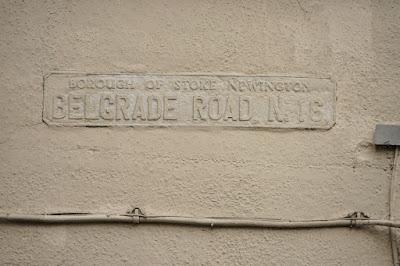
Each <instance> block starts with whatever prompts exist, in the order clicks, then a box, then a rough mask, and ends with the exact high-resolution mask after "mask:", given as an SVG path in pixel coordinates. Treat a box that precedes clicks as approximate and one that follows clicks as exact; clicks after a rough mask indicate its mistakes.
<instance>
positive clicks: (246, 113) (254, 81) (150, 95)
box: [43, 73, 336, 129]
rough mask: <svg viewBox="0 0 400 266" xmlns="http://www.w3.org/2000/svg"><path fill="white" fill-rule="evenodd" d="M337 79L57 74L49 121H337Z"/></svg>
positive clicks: (322, 124) (263, 124)
mask: <svg viewBox="0 0 400 266" xmlns="http://www.w3.org/2000/svg"><path fill="white" fill-rule="evenodd" d="M335 101H336V96H335V83H334V82H332V81H331V80H330V79H325V78H303V77H269V76H241V75H199V74H185V75H156V74H148V75H143V74H140V75H126V74H113V75H98V74H61V73H57V74H51V75H49V76H47V77H46V78H45V83H44V112H43V120H44V121H45V122H46V123H47V124H49V125H60V126H203V127H207V126H215V127H217V126H222V127H245V128H320V129H329V128H331V127H332V126H333V125H334V123H335Z"/></svg>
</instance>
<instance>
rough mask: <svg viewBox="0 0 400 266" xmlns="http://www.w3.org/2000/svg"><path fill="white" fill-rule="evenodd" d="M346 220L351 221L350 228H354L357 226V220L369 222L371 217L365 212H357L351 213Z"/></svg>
mask: <svg viewBox="0 0 400 266" xmlns="http://www.w3.org/2000/svg"><path fill="white" fill-rule="evenodd" d="M344 218H345V219H349V220H350V228H353V227H356V226H357V220H368V219H369V216H368V215H366V214H365V213H364V212H359V211H355V212H351V213H349V214H348V215H346V216H345V217H344Z"/></svg>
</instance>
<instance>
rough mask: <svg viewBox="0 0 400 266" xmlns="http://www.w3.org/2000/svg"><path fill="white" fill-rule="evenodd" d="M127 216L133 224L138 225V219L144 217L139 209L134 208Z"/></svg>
mask: <svg viewBox="0 0 400 266" xmlns="http://www.w3.org/2000/svg"><path fill="white" fill-rule="evenodd" d="M128 214H129V215H130V216H131V217H132V222H133V223H135V224H139V223H140V217H143V216H144V213H143V212H142V210H141V209H140V208H134V209H133V210H131V211H129V212H128Z"/></svg>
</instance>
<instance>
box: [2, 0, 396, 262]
mask: <svg viewBox="0 0 400 266" xmlns="http://www.w3.org/2000/svg"><path fill="white" fill-rule="evenodd" d="M0 35H1V38H0V48H1V49H0V62H1V67H0V81H1V83H0V84H1V88H0V123H1V126H0V178H1V179H0V180H1V186H0V211H1V212H12V213H41V212H56V211H62V212H68V211H90V212H125V211H127V210H128V209H130V208H131V207H133V206H138V207H140V208H141V209H142V210H144V211H145V212H146V213H147V214H171V215H194V216H247V215H248V216H257V217H276V218H293V219H308V218H334V217H338V216H342V215H345V214H347V213H349V212H351V211H354V210H362V211H364V212H366V213H368V214H369V215H370V216H371V217H374V218H387V217H388V193H389V180H390V175H391V163H392V160H393V149H385V148H379V149H376V148H375V147H374V146H373V145H372V144H371V142H372V135H373V131H374V127H375V124H376V123H378V122H382V121H400V112H399V107H400V92H399V81H400V2H399V1H390V0H385V1H384V0H382V1H372V0H371V1H367V0H365V1H362V0H360V1H345V0H343V1H341V0H338V1H322V0H321V1H317V0H310V1H304V0H298V1H296V0H284V1H94V0H93V1H6V0H3V1H1V3H0ZM53 71H79V72H101V73H113V72H131V73H137V72H158V73H178V72H179V73H180V72H210V73H214V72H223V73H232V72H237V73H245V74H285V75H287V74H288V75H313V76H320V77H326V76H329V77H331V78H332V79H333V80H335V81H336V82H337V108H336V125H335V126H334V127H333V128H332V129H331V130H328V131H320V130H292V131H287V130H286V131H276V130H258V131H254V130H237V129H236V130H232V129H220V128H215V129H185V128H174V129H168V128H164V129H149V128H147V129H146V128H141V129H134V128H84V127H82V128H63V127H50V126H48V125H46V124H45V123H43V122H42V107H43V103H42V101H43V99H42V92H43V76H44V75H46V74H48V73H50V72H53ZM399 204H400V201H399ZM399 206H400V205H399ZM0 261H1V263H2V264H20V265H26V264H33V265H72V264H82V265H93V264H104V265H106V264H113V265H124V264H142V265H160V264H164V265H172V264H179V265H180V264H193V265H201V264H204V265H207V264H227V265H243V264H251V265H265V264H269V265H338V264H339V265H391V263H392V261H391V250H390V243H389V238H388V230H387V229H382V228H371V229H365V230H358V229H324V230H300V231H274V230H249V229H239V230H238V229H212V230H211V229H206V228H194V227H179V226H156V225H152V226H149V225H143V226H138V227H134V226H130V225H84V226H51V227H49V226H44V225H40V226H39V225H37V226H34V225H30V226H28V225H25V226H21V225H11V224H1V225H0Z"/></svg>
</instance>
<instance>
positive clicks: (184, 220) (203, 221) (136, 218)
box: [0, 209, 400, 229]
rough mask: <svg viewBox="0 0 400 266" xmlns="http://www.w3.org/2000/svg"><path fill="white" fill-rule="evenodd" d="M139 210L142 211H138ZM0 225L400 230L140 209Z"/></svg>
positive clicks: (349, 221)
mask: <svg viewBox="0 0 400 266" xmlns="http://www.w3.org/2000/svg"><path fill="white" fill-rule="evenodd" d="M136 210H139V209H136ZM0 222H3V223H4V222H11V223H41V224H81V223H126V224H173V225H189V226H206V227H239V228H268V229H306V228H310V229H311V228H334V227H364V226H384V227H390V228H400V221H394V220H377V219H369V218H364V217H360V216H358V215H356V216H353V217H350V218H347V217H344V218H339V219H330V220H300V221H292V220H276V219H274V220H271V219H263V218H235V217H232V218H229V217H187V216H154V215H153V216H146V215H143V214H141V212H140V210H139V212H136V213H128V214H87V213H85V214H36V215H35V214H33V215H26V214H0Z"/></svg>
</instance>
